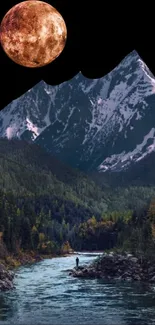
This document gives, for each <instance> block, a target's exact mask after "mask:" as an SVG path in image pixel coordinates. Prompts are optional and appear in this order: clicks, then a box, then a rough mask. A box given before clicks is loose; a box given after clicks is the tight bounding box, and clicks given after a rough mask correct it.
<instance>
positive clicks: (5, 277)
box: [0, 264, 14, 291]
mask: <svg viewBox="0 0 155 325" xmlns="http://www.w3.org/2000/svg"><path fill="white" fill-rule="evenodd" d="M13 279H14V272H12V271H11V270H7V268H6V267H5V266H4V265H3V264H0V291H5V290H10V289H13V288H14V285H13Z"/></svg>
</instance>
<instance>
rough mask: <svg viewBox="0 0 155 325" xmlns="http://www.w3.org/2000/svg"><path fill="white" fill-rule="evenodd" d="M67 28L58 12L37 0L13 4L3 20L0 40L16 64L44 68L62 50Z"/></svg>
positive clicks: (0, 27)
mask: <svg viewBox="0 0 155 325" xmlns="http://www.w3.org/2000/svg"><path fill="white" fill-rule="evenodd" d="M66 39H67V28H66V24H65V21H64V19H63V18H62V16H61V15H60V13H59V12H58V11H57V10H56V9H55V8H54V7H52V6H51V5H49V4H48V3H46V2H43V1H39V0H27V1H24V2H20V3H19V4H17V5H15V6H14V7H12V8H11V9H10V10H9V11H8V12H7V13H6V15H5V16H4V18H3V19H2V22H1V25H0V42H1V45H2V48H3V50H4V52H5V53H6V54H7V56H8V57H9V58H10V59H12V61H14V62H15V63H17V64H19V65H22V66H24V67H28V68H38V67H43V66H45V65H47V64H49V63H51V62H52V61H54V60H55V59H56V58H57V57H58V56H59V55H60V53H61V52H62V51H63V49H64V47H65V44H66Z"/></svg>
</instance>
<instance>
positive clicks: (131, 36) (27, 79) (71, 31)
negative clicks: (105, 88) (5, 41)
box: [0, 0, 155, 109]
mask: <svg viewBox="0 0 155 325" xmlns="http://www.w3.org/2000/svg"><path fill="white" fill-rule="evenodd" d="M19 2H21V1H13V0H5V4H4V1H1V3H0V21H1V20H2V18H3V16H4V15H5V13H6V12H7V11H8V10H9V9H10V8H11V7H13V6H14V5H15V4H17V3H19ZM46 2H48V3H50V4H51V5H52V6H54V7H55V8H56V9H57V10H58V11H59V12H60V13H61V15H62V16H63V18H64V19H65V22H66V25H67V30H68V39H67V43H66V47H65V49H64V51H63V52H62V53H61V55H60V56H59V57H58V58H57V59H56V60H55V61H54V62H52V63H51V64H50V65H48V66H46V67H43V68H38V69H37V68H36V69H30V68H25V67H21V66H19V65H17V64H15V63H14V62H12V61H11V60H10V59H9V58H8V57H7V55H6V54H5V53H4V51H3V49H2V48H1V46H0V77H1V88H0V109H2V108H4V107H5V106H6V105H7V104H8V103H10V102H11V101H12V100H13V99H16V98H17V97H19V96H20V95H22V94H23V93H24V92H26V91H27V90H28V89H30V88H31V87H33V86H34V85H35V84H36V83H37V82H39V81H40V80H44V81H46V82H47V83H48V84H51V85H55V84H59V83H61V82H63V81H66V80H69V79H71V78H72V77H74V76H75V75H76V74H77V73H78V72H79V71H81V72H82V73H83V74H84V76H86V77H88V78H99V77H103V76H104V75H106V74H107V73H108V72H110V71H111V70H112V69H113V68H115V67H116V66H117V64H119V63H120V61H121V60H122V59H123V58H124V57H125V56H126V55H127V54H128V53H130V52H131V51H132V50H134V49H135V50H136V51H137V52H138V53H139V55H140V56H141V58H142V59H143V60H144V62H145V63H146V64H147V65H148V67H149V68H150V70H151V71H152V73H153V74H154V75H155V46H154V26H153V25H154V19H153V18H152V17H151V13H153V9H152V8H151V7H148V8H147V7H146V3H145V6H144V8H143V7H142V3H141V5H140V6H139V8H138V10H137V9H136V8H135V7H133V5H131V4H130V2H124V5H123V3H122V6H120V5H119V7H118V4H116V3H115V5H114V4H113V2H112V1H111V2H110V1H103V0H94V1H92V2H91V1H89V0H83V1H82V0H79V1H76V0H53V1H52V0H47V1H46Z"/></svg>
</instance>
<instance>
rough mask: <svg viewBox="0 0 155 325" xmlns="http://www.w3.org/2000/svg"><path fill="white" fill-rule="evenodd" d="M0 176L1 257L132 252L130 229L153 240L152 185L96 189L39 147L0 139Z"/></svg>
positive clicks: (82, 176) (80, 175)
mask: <svg viewBox="0 0 155 325" xmlns="http://www.w3.org/2000/svg"><path fill="white" fill-rule="evenodd" d="M0 175H1V177H0V237H1V255H5V254H6V251H5V249H6V250H7V251H9V252H11V253H13V254H18V253H19V252H20V251H21V250H23V251H30V250H33V251H36V252H38V253H42V254H61V253H62V252H67V251H69V249H70V247H72V248H73V249H75V250H95V249H101V250H103V249H109V248H113V247H117V246H120V247H122V248H123V247H125V248H128V249H133V248H132V247H131V245H130V244H131V242H133V238H132V231H131V230H132V229H133V233H134V236H135V237H134V238H135V239H136V238H141V239H139V241H140V242H142V241H143V240H142V238H143V232H144V233H145V232H147V233H149V234H150V237H149V238H150V240H151V242H152V238H153V237H152V236H153V235H152V234H153V232H151V231H153V230H150V229H154V228H153V227H154V219H148V210H149V205H150V201H151V199H152V198H153V197H155V188H154V187H151V186H149V187H146V186H144V187H140V186H134V187H133V186H130V187H126V188H122V187H120V186H119V187H116V186H115V187H112V186H110V185H109V184H108V182H107V181H105V182H104V184H103V183H102V185H101V184H98V185H97V182H96V181H93V180H92V179H91V178H90V177H88V175H85V174H83V173H82V172H79V171H78V170H73V169H71V168H70V167H68V166H66V165H64V164H62V163H61V162H59V161H57V160H56V159H55V158H54V157H52V156H51V155H50V154H48V153H47V152H45V151H44V150H43V149H41V148H40V147H39V146H37V145H33V144H28V143H25V142H24V141H19V140H11V141H8V140H6V139H1V140H0ZM152 206H153V205H152ZM151 209H152V210H151V216H152V215H154V210H153V208H151ZM152 211H153V212H152ZM137 218H138V219H137ZM149 218H150V217H149ZM151 218H152V217H151ZM137 220H138V221H137ZM146 220H147V222H146ZM136 229H137V230H136ZM140 229H141V230H140ZM146 229H149V231H148V230H146ZM139 231H141V237H137V234H138V233H139ZM2 243H4V244H2ZM4 245H5V248H4ZM140 245H141V244H140ZM149 246H150V242H149ZM140 247H141V246H140ZM151 247H152V246H151ZM135 248H136V247H135ZM1 257H2V256H1Z"/></svg>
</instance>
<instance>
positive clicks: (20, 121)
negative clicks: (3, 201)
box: [0, 51, 155, 171]
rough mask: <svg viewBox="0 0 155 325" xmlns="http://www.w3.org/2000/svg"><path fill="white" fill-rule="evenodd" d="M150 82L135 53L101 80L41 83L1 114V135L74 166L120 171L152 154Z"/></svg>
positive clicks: (154, 112) (153, 89) (154, 95)
mask: <svg viewBox="0 0 155 325" xmlns="http://www.w3.org/2000/svg"><path fill="white" fill-rule="evenodd" d="M154 118H155V78H154V76H153V75H152V73H151V72H150V70H149V69H148V67H147V66H146V64H145V63H144V62H143V61H142V59H141V58H140V56H139V55H138V53H137V52H136V51H132V52H131V53H129V55H128V56H126V57H125V58H124V59H123V60H122V62H120V64H119V65H118V66H117V67H116V68H115V69H114V70H112V71H111V72H110V73H108V74H107V75H106V76H104V77H103V78H99V79H88V78H86V77H84V76H83V75H82V73H81V72H80V73H78V74H77V75H76V76H75V77H74V78H72V79H71V80H70V81H66V82H63V83H62V84H60V85H57V86H49V85H47V84H46V83H45V82H44V81H41V82H40V83H38V84H37V85H36V86H35V87H33V88H32V89H30V90H29V91H27V92H26V93H25V94H24V95H22V96H21V97H20V98H18V99H16V100H14V101H13V102H12V103H10V104H9V105H8V106H6V107H5V108H4V109H3V110H2V111H1V112H0V126H1V128H0V136H1V137H8V138H9V139H11V138H12V137H19V138H24V139H26V140H28V141H35V142H37V143H39V144H40V145H42V146H44V147H45V148H46V149H47V150H48V151H51V152H52V153H53V154H54V155H56V156H57V157H58V158H59V159H61V160H63V161H65V162H67V163H69V164H70V165H72V166H73V167H79V168H82V169H86V170H92V169H96V168H98V169H99V170H100V171H106V170H122V168H126V167H128V166H129V165H130V163H131V161H132V162H133V161H135V162H138V161H139V160H140V159H143V157H145V156H146V155H148V154H149V153H150V152H152V151H154V150H155V125H154V120H153V119H154Z"/></svg>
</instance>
